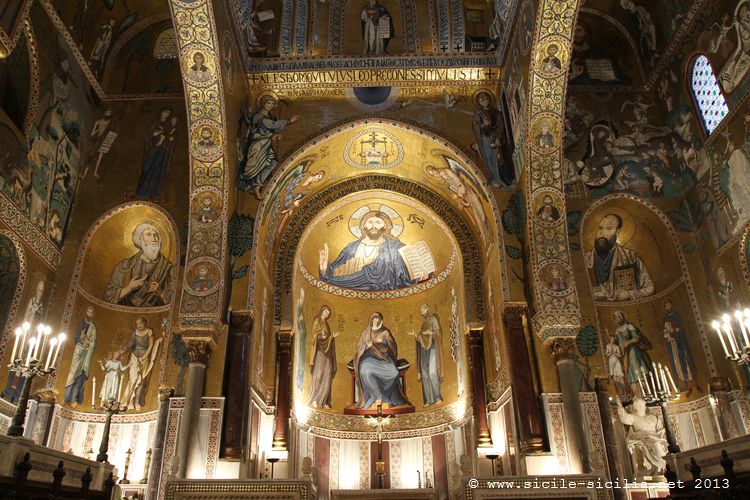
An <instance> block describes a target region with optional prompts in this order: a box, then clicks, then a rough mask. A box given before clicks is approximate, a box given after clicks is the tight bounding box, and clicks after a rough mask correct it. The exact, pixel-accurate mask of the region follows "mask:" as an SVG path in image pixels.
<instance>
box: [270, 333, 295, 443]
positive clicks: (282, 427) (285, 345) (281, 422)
mask: <svg viewBox="0 0 750 500" xmlns="http://www.w3.org/2000/svg"><path fill="white" fill-rule="evenodd" d="M277 340H278V349H277V350H276V369H277V370H278V374H279V384H278V389H277V391H276V425H275V428H274V432H273V446H272V449H273V450H275V451H287V450H288V448H287V445H288V443H289V440H288V438H287V436H288V434H287V428H288V425H287V420H288V419H289V371H290V370H291V369H292V368H291V364H290V362H291V351H292V331H291V330H280V331H279V333H278V334H277Z"/></svg>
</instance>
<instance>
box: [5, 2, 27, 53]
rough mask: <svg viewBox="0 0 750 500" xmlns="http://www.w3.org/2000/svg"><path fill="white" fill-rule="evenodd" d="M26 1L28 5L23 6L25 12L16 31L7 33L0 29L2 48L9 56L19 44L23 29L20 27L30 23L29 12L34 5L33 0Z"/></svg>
mask: <svg viewBox="0 0 750 500" xmlns="http://www.w3.org/2000/svg"><path fill="white" fill-rule="evenodd" d="M25 1H26V5H24V6H23V11H22V12H21V13H20V16H19V22H18V24H17V25H16V26H15V28H16V29H15V30H13V32H12V33H6V32H5V31H4V30H2V29H0V46H1V47H3V48H4V49H5V52H6V53H7V54H10V53H11V52H13V49H14V48H15V46H16V43H17V42H18V38H19V37H20V36H21V31H22V29H19V26H22V25H24V24H25V23H27V22H28V19H29V12H30V10H31V4H32V3H33V0H25Z"/></svg>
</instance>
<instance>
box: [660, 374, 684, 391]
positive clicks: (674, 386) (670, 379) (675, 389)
mask: <svg viewBox="0 0 750 500" xmlns="http://www.w3.org/2000/svg"><path fill="white" fill-rule="evenodd" d="M664 371H666V372H667V377H669V381H670V382H671V383H672V389H673V391H674V393H675V394H679V393H680V391H678V390H677V386H676V385H675V383H674V379H673V378H672V372H670V371H669V370H668V369H665V370H664Z"/></svg>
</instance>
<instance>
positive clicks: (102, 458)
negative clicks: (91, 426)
mask: <svg viewBox="0 0 750 500" xmlns="http://www.w3.org/2000/svg"><path fill="white" fill-rule="evenodd" d="M99 410H100V411H103V412H105V413H106V414H107V418H106V419H105V420H104V432H102V442H101V443H100V444H99V454H98V455H97V456H96V461H97V462H106V461H107V458H108V455H107V450H109V429H110V427H111V425H112V415H116V414H118V413H120V412H124V411H125V406H124V405H122V403H120V402H119V401H117V400H116V399H115V398H109V399H105V400H104V401H102V402H101V406H100V407H99Z"/></svg>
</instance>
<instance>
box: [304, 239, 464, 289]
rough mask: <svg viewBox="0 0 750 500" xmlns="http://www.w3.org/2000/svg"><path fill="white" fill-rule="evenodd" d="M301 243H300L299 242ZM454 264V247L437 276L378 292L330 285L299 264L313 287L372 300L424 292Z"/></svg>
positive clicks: (447, 274)
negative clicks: (446, 262) (403, 286)
mask: <svg viewBox="0 0 750 500" xmlns="http://www.w3.org/2000/svg"><path fill="white" fill-rule="evenodd" d="M300 244H301V243H300ZM455 265H456V251H455V249H454V250H453V252H452V253H451V258H450V260H449V261H448V265H447V266H446V268H445V269H444V270H442V271H441V272H440V273H439V274H438V275H437V276H435V277H434V278H432V279H429V280H427V281H423V282H422V283H418V284H416V285H413V286H410V287H407V288H402V289H400V290H386V291H379V292H367V291H360V290H351V289H349V288H341V287H338V286H334V285H331V284H330V283H326V282H325V281H321V280H319V279H318V278H316V277H315V276H313V275H312V274H311V273H310V271H308V270H307V268H306V267H305V266H304V265H301V264H300V266H299V269H300V272H301V273H302V276H303V277H304V278H305V280H307V282H308V283H310V284H311V285H312V286H314V287H315V288H317V289H319V290H322V291H324V292H327V293H330V294H331V295H337V296H339V297H348V298H352V299H367V300H374V299H394V298H401V297H409V296H410V295H415V294H417V293H422V292H425V291H427V290H429V289H431V288H434V287H435V286H437V285H438V284H440V283H442V282H443V281H445V279H446V278H447V277H448V276H450V274H451V273H452V272H453V268H454V267H455Z"/></svg>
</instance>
